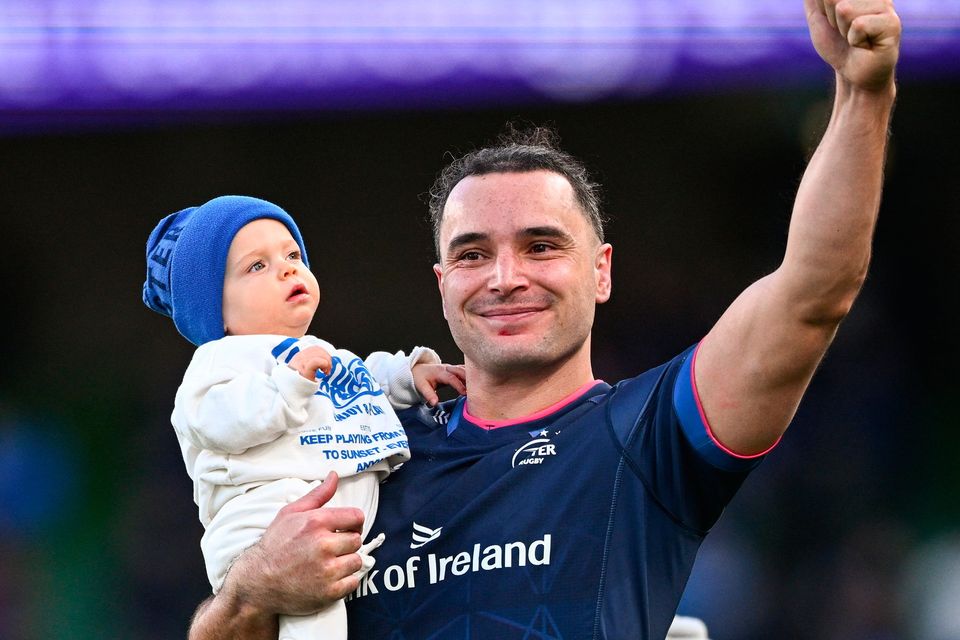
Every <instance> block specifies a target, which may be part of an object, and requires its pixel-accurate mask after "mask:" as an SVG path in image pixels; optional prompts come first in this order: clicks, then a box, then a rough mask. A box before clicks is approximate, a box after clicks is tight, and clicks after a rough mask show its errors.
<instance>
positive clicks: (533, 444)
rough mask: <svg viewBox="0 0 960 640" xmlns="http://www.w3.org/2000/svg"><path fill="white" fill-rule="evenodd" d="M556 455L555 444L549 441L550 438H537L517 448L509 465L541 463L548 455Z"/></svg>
mask: <svg viewBox="0 0 960 640" xmlns="http://www.w3.org/2000/svg"><path fill="white" fill-rule="evenodd" d="M555 455H557V445H555V444H552V443H551V442H550V438H537V439H536V440H531V441H530V442H528V443H527V444H525V445H523V446H522V447H520V448H519V449H517V451H516V453H514V454H513V459H512V460H511V461H510V466H511V467H514V468H516V467H519V466H522V465H527V464H543V461H544V460H545V459H547V458H549V457H552V456H555Z"/></svg>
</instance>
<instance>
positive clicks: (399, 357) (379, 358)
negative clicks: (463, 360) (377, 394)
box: [364, 347, 440, 411]
mask: <svg viewBox="0 0 960 640" xmlns="http://www.w3.org/2000/svg"><path fill="white" fill-rule="evenodd" d="M421 363H423V364H439V363H440V356H438V355H437V353H436V352H435V351H434V350H433V349H430V348H427V347H414V348H413V350H412V351H411V352H410V355H407V354H405V353H404V352H403V351H397V352H396V353H387V352H386V351H374V352H373V353H371V354H370V355H369V356H367V359H366V360H364V365H365V366H366V367H367V369H368V370H369V371H370V373H371V374H372V375H373V377H374V379H375V380H376V381H377V384H379V385H380V388H381V389H382V390H383V393H384V395H385V396H386V397H387V400H389V402H390V405H391V406H392V407H393V408H394V409H396V410H398V411H399V410H401V409H407V408H409V407H412V406H413V405H415V404H420V402H421V401H422V400H423V399H422V398H421V397H420V393H419V392H418V391H417V387H416V386H415V385H414V381H413V365H415V364H421Z"/></svg>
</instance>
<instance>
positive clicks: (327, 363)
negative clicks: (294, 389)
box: [287, 346, 333, 381]
mask: <svg viewBox="0 0 960 640" xmlns="http://www.w3.org/2000/svg"><path fill="white" fill-rule="evenodd" d="M287 366H289V367H290V368H291V369H293V370H295V371H296V372H297V373H299V374H300V375H301V376H303V377H304V378H306V379H307V380H310V381H313V380H316V379H317V370H318V369H319V370H320V371H323V372H324V373H325V374H326V375H330V368H331V367H332V366H333V361H332V360H331V359H330V354H329V353H328V352H327V350H326V349H324V348H323V347H317V346H313V347H307V348H306V349H303V350H302V351H299V352H297V355H295V356H293V358H291V359H290V362H289V363H287Z"/></svg>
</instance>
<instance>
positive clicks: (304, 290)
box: [287, 284, 307, 300]
mask: <svg viewBox="0 0 960 640" xmlns="http://www.w3.org/2000/svg"><path fill="white" fill-rule="evenodd" d="M306 293H307V288H306V287H305V286H303V285H302V284H298V285H297V286H295V287H294V288H293V289H291V290H290V295H288V296H287V300H291V299H293V298H295V297H296V296H299V295H301V294H306Z"/></svg>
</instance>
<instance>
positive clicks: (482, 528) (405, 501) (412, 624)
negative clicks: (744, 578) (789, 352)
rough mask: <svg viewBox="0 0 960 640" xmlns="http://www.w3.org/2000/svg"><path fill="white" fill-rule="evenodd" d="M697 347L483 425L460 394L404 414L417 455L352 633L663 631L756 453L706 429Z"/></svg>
mask: <svg viewBox="0 0 960 640" xmlns="http://www.w3.org/2000/svg"><path fill="white" fill-rule="evenodd" d="M691 354H692V349H690V350H687V351H686V352H684V353H683V354H681V355H680V356H678V357H676V358H674V359H673V360H671V361H670V362H668V363H666V364H664V365H662V366H660V367H657V368H655V369H652V370H650V371H648V372H646V373H644V374H642V375H640V376H638V377H636V378H630V379H628V380H624V381H621V382H620V383H618V384H616V385H615V386H613V387H611V386H610V385H608V384H606V383H603V382H598V383H596V384H594V385H593V386H591V387H590V388H588V389H587V390H586V391H585V392H583V393H581V395H580V396H579V397H576V398H574V399H572V400H571V401H570V402H568V403H566V404H564V405H562V406H560V407H559V408H557V409H555V410H554V411H552V412H549V413H548V414H547V415H538V416H534V417H533V419H531V420H529V421H527V422H522V423H519V424H515V425H511V426H503V427H498V428H495V429H486V428H484V427H482V426H480V425H478V424H474V423H473V422H471V420H470V419H469V418H467V417H466V416H465V415H464V413H463V400H462V399H460V400H457V401H451V402H447V403H444V404H443V406H442V407H441V408H439V409H433V410H431V409H428V408H426V407H419V408H412V409H410V410H407V411H405V412H400V414H399V415H400V419H401V421H402V422H403V426H404V428H405V429H406V431H407V435H408V438H409V441H410V449H411V452H412V459H411V460H410V461H409V462H407V463H406V464H405V465H404V466H403V468H402V469H401V470H399V471H398V472H396V473H394V474H393V475H391V476H390V477H389V478H388V480H387V481H386V482H385V483H384V484H383V485H382V487H381V494H380V507H379V511H378V514H377V519H376V522H375V524H374V527H373V529H372V531H373V532H374V533H379V532H380V531H383V532H385V533H386V534H387V540H386V543H385V544H384V545H383V547H381V548H380V549H379V550H377V552H376V554H375V555H376V558H377V563H376V566H375V567H374V569H373V571H371V573H370V574H369V575H368V576H367V577H366V579H364V580H363V581H362V582H361V585H360V588H359V589H358V591H357V592H356V593H354V594H353V595H352V596H350V598H349V601H348V603H347V607H348V611H349V633H350V637H351V638H362V639H365V640H379V639H381V638H390V639H393V640H413V639H417V640H426V639H430V640H465V639H467V638H470V639H472V640H487V639H498V640H500V639H503V640H509V639H513V638H516V639H518V640H519V639H520V638H541V639H548V638H549V639H554V638H566V639H567V640H583V639H585V638H611V639H613V638H617V639H619V638H630V639H660V638H663V637H664V636H665V635H666V632H667V628H668V627H669V625H670V621H671V619H672V618H673V615H674V613H675V611H676V608H677V604H678V602H679V600H680V596H681V594H682V592H683V589H684V585H685V584H686V581H687V578H688V576H689V574H690V571H691V569H692V567H693V562H694V559H695V556H696V553H697V549H698V547H699V546H700V543H701V542H702V540H703V537H704V535H705V534H706V532H707V531H708V530H709V528H710V527H711V526H712V525H713V523H714V522H715V521H716V519H717V518H718V517H719V516H720V513H721V512H722V510H723V508H724V506H725V505H726V504H727V503H728V502H729V500H730V499H731V498H732V497H733V495H734V493H735V492H736V491H737V489H738V488H739V486H740V484H741V483H742V482H743V480H744V478H745V477H746V475H747V473H748V472H749V470H750V469H752V468H753V467H754V466H756V464H757V463H758V462H759V457H753V458H743V457H737V456H735V455H733V454H730V453H729V452H726V451H724V450H723V449H722V447H720V446H719V445H718V444H717V443H716V442H715V441H714V440H713V439H712V438H710V437H709V434H708V429H707V426H706V425H705V424H704V421H703V418H702V414H701V413H700V411H699V406H698V404H697V402H696V399H695V392H694V390H693V386H692V376H691V361H692V359H693V358H692V357H691Z"/></svg>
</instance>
